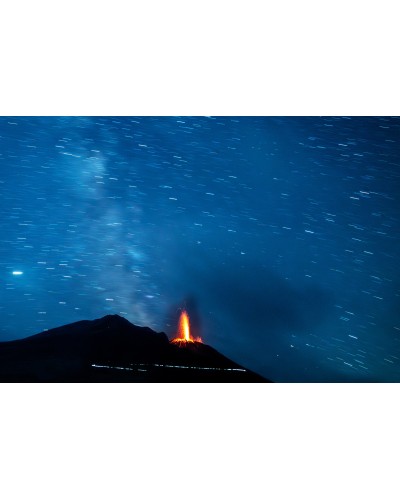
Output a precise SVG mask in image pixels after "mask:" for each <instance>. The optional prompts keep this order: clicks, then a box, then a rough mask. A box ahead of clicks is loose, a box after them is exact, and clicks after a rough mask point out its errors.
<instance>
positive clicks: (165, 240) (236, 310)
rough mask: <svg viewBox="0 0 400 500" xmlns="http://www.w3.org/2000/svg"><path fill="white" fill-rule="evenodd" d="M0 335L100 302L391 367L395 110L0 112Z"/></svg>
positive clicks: (115, 309)
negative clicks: (327, 113) (330, 113)
mask: <svg viewBox="0 0 400 500" xmlns="http://www.w3.org/2000/svg"><path fill="white" fill-rule="evenodd" d="M0 193H1V197H0V215H1V219H0V220H1V233H0V241H1V244H0V294H1V295H0V296H1V302H0V313H1V323H0V340H11V339H16V338H22V337H27V336H29V335H33V334H35V333H39V332H40V331H42V330H44V329H49V328H54V327H57V326H61V325H63V324H67V323H71V322H74V321H78V320H82V319H95V318H99V317H102V316H104V315H105V314H119V315H121V316H124V317H126V318H127V319H129V320H130V321H131V322H132V323H134V324H138V325H144V326H149V327H151V328H153V329H154V330H157V331H164V332H166V333H167V334H168V335H169V336H170V337H172V335H173V334H174V332H175V329H176V322H177V317H178V315H179V311H180V309H181V308H182V307H186V308H187V310H188V312H189V314H190V316H191V321H192V326H193V328H194V330H195V332H194V333H195V334H197V335H200V336H201V337H202V338H203V341H204V342H205V343H207V344H210V345H211V346H213V347H214V348H216V349H217V350H219V351H220V352H221V353H223V354H225V355H226V356H228V357H230V358H231V359H233V360H234V361H236V362H238V363H240V364H242V365H244V366H246V367H247V368H250V369H253V370H255V371H257V372H258V373H260V374H262V375H264V376H266V377H267V378H270V379H272V380H275V381H282V382H297V381H349V382H352V381H382V382H391V381H400V318H399V311H400V273H399V260H398V256H399V239H400V231H399V229H400V228H399V223H400V204H399V199H398V196H399V193H400V119H399V118H388V117H381V118H380V117H314V116H313V117H190V118H189V117H186V116H185V117H1V118H0Z"/></svg>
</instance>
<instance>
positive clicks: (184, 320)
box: [172, 310, 202, 345]
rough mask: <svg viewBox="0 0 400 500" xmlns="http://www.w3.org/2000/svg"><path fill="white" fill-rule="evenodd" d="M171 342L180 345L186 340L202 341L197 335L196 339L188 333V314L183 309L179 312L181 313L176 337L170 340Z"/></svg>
mask: <svg viewBox="0 0 400 500" xmlns="http://www.w3.org/2000/svg"><path fill="white" fill-rule="evenodd" d="M172 342H173V343H175V344H180V345H182V344H184V343H186V342H202V340H201V338H200V337H197V338H196V339H194V338H193V337H192V336H191V335H190V321H189V315H188V313H187V312H186V311H185V310H183V311H182V312H181V315H180V317H179V325H178V334H177V337H175V338H174V339H173V340H172Z"/></svg>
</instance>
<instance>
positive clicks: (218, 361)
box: [0, 315, 267, 382]
mask: <svg viewBox="0 0 400 500" xmlns="http://www.w3.org/2000/svg"><path fill="white" fill-rule="evenodd" d="M0 381H1V382H124V381H126V382H267V380H266V379H264V378H263V377H261V376H259V375H257V374H255V373H253V372H251V371H250V370H247V369H245V368H243V367H242V366H239V365H238V364H236V363H234V362H233V361H231V360H230V359H228V358H226V357H225V356H223V355H222V354H220V353H219V352H218V351H216V350H215V349H213V348H212V347H210V346H208V345H205V344H201V343H198V342H190V343H184V344H182V345H177V344H173V343H171V342H169V340H168V338H167V336H166V335H165V333H157V332H154V331H153V330H151V329H150V328H147V327H139V326H135V325H133V324H131V323H130V322H129V321H128V320H126V319H125V318H121V317H120V316H118V315H108V316H104V317H103V318H100V319H96V320H93V321H78V322H76V323H71V324H69V325H65V326H61V327H59V328H54V329H52V330H49V331H47V332H43V333H39V334H37V335H33V336H31V337H28V338H25V339H21V340H14V341H10V342H0Z"/></svg>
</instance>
